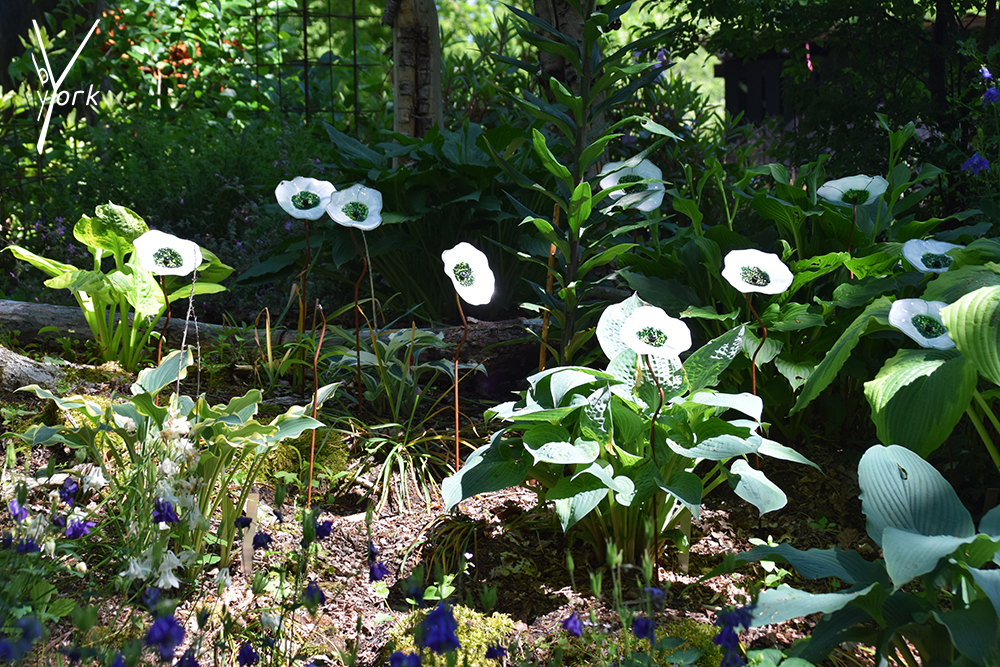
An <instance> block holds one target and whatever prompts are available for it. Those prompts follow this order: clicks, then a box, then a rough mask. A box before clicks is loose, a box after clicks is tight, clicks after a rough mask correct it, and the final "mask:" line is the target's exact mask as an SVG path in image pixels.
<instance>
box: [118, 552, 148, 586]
mask: <svg viewBox="0 0 1000 667" xmlns="http://www.w3.org/2000/svg"><path fill="white" fill-rule="evenodd" d="M151 571H152V569H151V566H150V563H149V558H145V559H143V560H139V559H138V558H134V557H133V558H129V559H128V569H127V570H125V571H124V572H119V573H118V576H119V577H127V578H129V579H131V580H133V581H135V580H136V579H145V578H146V577H148V576H149V573H150V572H151Z"/></svg>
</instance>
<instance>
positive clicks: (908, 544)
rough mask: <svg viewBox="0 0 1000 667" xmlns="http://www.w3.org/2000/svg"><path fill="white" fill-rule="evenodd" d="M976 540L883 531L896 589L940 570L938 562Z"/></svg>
mask: <svg viewBox="0 0 1000 667" xmlns="http://www.w3.org/2000/svg"><path fill="white" fill-rule="evenodd" d="M973 539H975V536H969V537H954V536H951V535H921V534H919V533H914V532H912V531H909V530H900V529H898V528H894V527H892V526H887V527H886V528H885V530H883V531H882V552H883V554H884V555H885V567H886V570H888V572H889V578H890V579H892V583H893V585H894V586H895V587H896V589H897V590H898V589H900V588H901V587H902V586H903V585H904V584H906V583H907V582H909V581H912V580H913V579H916V578H917V577H919V576H921V575H923V574H927V573H928V572H931V571H933V570H934V568H936V567H937V564H938V561H940V560H941V559H942V558H944V557H945V556H947V555H948V554H950V553H951V552H953V551H955V550H956V549H958V548H959V547H960V546H962V545H963V544H965V543H967V542H971V541H972V540H973Z"/></svg>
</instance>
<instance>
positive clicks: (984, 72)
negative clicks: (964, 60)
mask: <svg viewBox="0 0 1000 667" xmlns="http://www.w3.org/2000/svg"><path fill="white" fill-rule="evenodd" d="M979 77H980V78H982V79H992V78H993V74H991V73H990V70H989V68H988V67H986V65H983V66H982V67H980V68H979Z"/></svg>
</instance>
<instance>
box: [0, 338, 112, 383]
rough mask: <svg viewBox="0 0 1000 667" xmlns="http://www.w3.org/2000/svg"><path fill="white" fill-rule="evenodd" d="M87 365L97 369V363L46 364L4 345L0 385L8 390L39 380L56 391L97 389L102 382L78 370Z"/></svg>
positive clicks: (1, 353) (1, 356) (1, 348)
mask: <svg viewBox="0 0 1000 667" xmlns="http://www.w3.org/2000/svg"><path fill="white" fill-rule="evenodd" d="M86 368H89V369H93V366H77V365H75V364H67V365H56V364H45V363H42V362H40V361H35V360H34V359H29V358H28V357H25V356H23V355H21V354H18V353H17V352H14V351H12V350H8V349H7V348H6V347H3V346H2V345H0V389H2V390H4V391H17V390H18V389H21V388H22V387H27V386H28V385H31V384H37V385H38V386H39V387H42V388H43V389H47V390H49V391H51V392H52V393H54V394H55V393H60V394H79V393H88V394H93V393H96V392H97V391H99V390H100V389H102V385H101V384H99V383H95V382H87V381H85V380H82V379H80V378H79V375H78V374H77V373H74V371H77V370H80V369H86Z"/></svg>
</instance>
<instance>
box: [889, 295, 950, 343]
mask: <svg viewBox="0 0 1000 667" xmlns="http://www.w3.org/2000/svg"><path fill="white" fill-rule="evenodd" d="M947 305H948V304H947V303H945V302H944V301H924V300H923V299H896V300H895V301H893V303H892V307H891V308H890V309H889V324H891V325H892V326H894V327H896V328H897V329H899V330H900V331H902V332H903V333H905V334H906V335H907V336H909V337H910V338H912V339H913V340H915V341H916V342H917V343H918V344H919V345H920V347H929V348H933V349H935V350H947V349H950V348H953V347H955V341H953V340H952V339H951V336H949V335H948V330H947V329H946V328H945V326H944V322H942V321H941V309H942V308H944V307H945V306H947Z"/></svg>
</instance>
